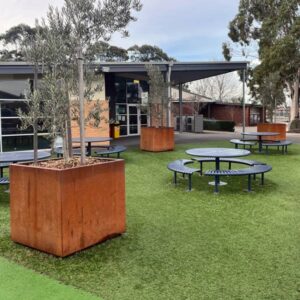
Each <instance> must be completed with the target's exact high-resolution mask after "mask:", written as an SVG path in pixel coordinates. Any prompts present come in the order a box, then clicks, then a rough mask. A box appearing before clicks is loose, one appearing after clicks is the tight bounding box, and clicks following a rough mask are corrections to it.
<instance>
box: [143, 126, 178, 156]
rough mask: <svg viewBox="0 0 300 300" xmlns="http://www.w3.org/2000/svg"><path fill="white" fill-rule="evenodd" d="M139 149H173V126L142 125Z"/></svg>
mask: <svg viewBox="0 0 300 300" xmlns="http://www.w3.org/2000/svg"><path fill="white" fill-rule="evenodd" d="M140 149H141V150H145V151H152V152H161V151H171V150H174V128H173V127H161V128H156V127H142V128H141V138H140Z"/></svg>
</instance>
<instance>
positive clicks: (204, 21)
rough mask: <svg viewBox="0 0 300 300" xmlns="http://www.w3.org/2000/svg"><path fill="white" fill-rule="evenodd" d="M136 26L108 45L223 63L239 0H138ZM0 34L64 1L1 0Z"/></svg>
mask: <svg viewBox="0 0 300 300" xmlns="http://www.w3.org/2000/svg"><path fill="white" fill-rule="evenodd" d="M141 1H142V3H143V9H142V11H141V12H139V13H137V14H136V16H137V18H138V20H137V22H134V23H132V24H131V25H130V26H129V28H128V29H129V32H130V36H129V38H126V39H124V38H120V37H119V36H118V35H115V36H114V37H113V39H112V40H111V44H115V45H116V46H120V47H124V48H127V47H129V46H132V45H134V44H138V45H142V44H150V45H157V46H159V47H161V48H162V49H163V50H164V51H165V52H167V53H168V54H169V55H170V56H172V57H175V58H176V59H177V60H180V61H207V60H223V56H222V43H223V42H224V41H227V40H228V38H227V32H228V29H227V28H228V23H229V22H230V20H231V19H232V18H233V17H234V16H235V14H236V13H237V10H238V4H239V0H185V1H183V0H141ZM0 2H1V3H2V5H1V18H0V32H1V33H2V32H4V31H5V30H7V29H9V28H10V27H11V26H14V25H17V24H19V23H26V24H29V25H34V20H35V19H36V18H38V19H40V18H41V17H44V16H45V15H46V12H47V9H48V5H49V4H51V5H54V6H61V5H62V4H63V2H64V0H7V1H5V0H0Z"/></svg>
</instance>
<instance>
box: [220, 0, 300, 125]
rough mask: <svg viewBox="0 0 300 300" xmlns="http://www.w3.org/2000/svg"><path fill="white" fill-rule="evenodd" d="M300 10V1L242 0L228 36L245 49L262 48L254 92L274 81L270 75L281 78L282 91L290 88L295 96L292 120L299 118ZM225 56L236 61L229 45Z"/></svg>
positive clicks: (254, 79)
mask: <svg viewBox="0 0 300 300" xmlns="http://www.w3.org/2000/svg"><path fill="white" fill-rule="evenodd" d="M299 6H300V0H289V1H287V0H260V1H256V0H240V4H239V11H238V13H237V15H236V16H235V17H234V19H233V20H232V21H231V22H230V24H229V34H228V35H229V37H230V39H231V40H232V41H233V43H235V44H238V45H240V46H241V47H246V48H247V47H250V46H251V45H252V44H253V43H254V44H256V45H257V47H258V60H259V65H258V66H256V67H254V68H253V73H252V77H251V78H250V79H251V80H252V84H251V87H252V88H253V87H254V86H256V85H263V84H264V81H265V80H266V78H268V77H269V79H270V78H272V77H273V76H272V75H270V74H272V73H277V74H279V76H280V82H281V85H282V89H283V88H284V87H287V88H288V89H289V91H290V94H291V96H292V112H291V119H294V118H296V117H298V116H299V106H298V104H299V79H300V47H299V46H300V45H299V41H300V16H299ZM223 54H224V56H225V58H227V59H230V58H231V57H232V53H231V52H230V50H229V47H227V46H226V45H224V48H223ZM278 83H279V82H278V81H277V82H276V86H277V84H278ZM274 86H275V85H274Z"/></svg>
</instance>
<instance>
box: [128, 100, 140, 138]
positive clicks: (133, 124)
mask: <svg viewBox="0 0 300 300" xmlns="http://www.w3.org/2000/svg"><path fill="white" fill-rule="evenodd" d="M127 114H128V116H127V121H128V135H138V134H140V127H141V123H140V108H139V107H138V106H137V105H136V104H128V110H127Z"/></svg>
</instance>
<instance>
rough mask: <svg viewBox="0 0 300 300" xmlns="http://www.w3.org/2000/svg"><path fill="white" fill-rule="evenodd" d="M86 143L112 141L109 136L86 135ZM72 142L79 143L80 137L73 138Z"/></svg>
mask: <svg viewBox="0 0 300 300" xmlns="http://www.w3.org/2000/svg"><path fill="white" fill-rule="evenodd" d="M84 140H85V142H86V143H92V142H108V141H112V138H111V137H86V138H85V139H84ZM72 142H73V143H80V138H73V139H72Z"/></svg>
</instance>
